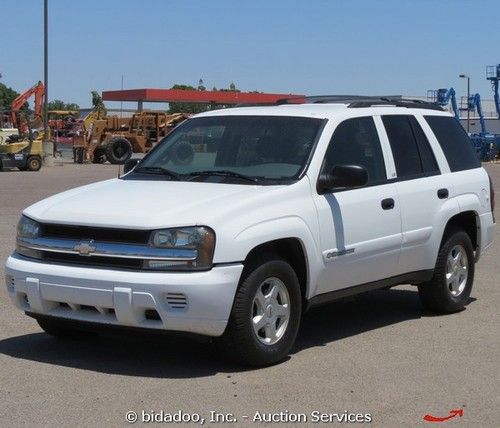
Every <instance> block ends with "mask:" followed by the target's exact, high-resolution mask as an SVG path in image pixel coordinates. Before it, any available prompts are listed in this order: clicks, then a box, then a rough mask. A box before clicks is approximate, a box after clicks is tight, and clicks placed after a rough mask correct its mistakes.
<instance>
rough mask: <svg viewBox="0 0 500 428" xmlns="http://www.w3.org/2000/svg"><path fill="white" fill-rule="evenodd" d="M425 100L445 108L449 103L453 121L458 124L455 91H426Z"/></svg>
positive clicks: (451, 89) (458, 117)
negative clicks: (455, 120) (453, 117)
mask: <svg viewBox="0 0 500 428" xmlns="http://www.w3.org/2000/svg"><path fill="white" fill-rule="evenodd" d="M427 98H428V99H430V100H432V101H433V102H435V103H436V104H437V105H440V106H441V107H447V106H448V104H449V103H450V101H451V109H452V111H453V114H454V115H455V119H457V121H458V122H459V123H460V114H459V110H458V105H457V94H456V92H455V89H453V88H450V89H437V90H430V91H427Z"/></svg>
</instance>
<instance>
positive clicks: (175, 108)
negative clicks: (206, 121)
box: [168, 79, 210, 114]
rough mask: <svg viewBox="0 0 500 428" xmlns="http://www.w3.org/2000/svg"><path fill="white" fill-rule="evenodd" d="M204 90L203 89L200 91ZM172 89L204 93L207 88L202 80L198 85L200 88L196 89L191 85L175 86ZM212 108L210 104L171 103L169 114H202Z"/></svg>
mask: <svg viewBox="0 0 500 428" xmlns="http://www.w3.org/2000/svg"><path fill="white" fill-rule="evenodd" d="M200 88H203V89H200ZM171 89H180V90H183V91H185V90H191V91H196V90H198V91H202V90H203V91H204V90H205V86H203V80H201V79H200V82H199V83H198V88H195V87H194V86H191V85H179V84H175V85H174V86H172V88H171ZM209 108H210V104H204V103H169V109H168V113H169V114H173V113H201V112H203V111H207V110H209Z"/></svg>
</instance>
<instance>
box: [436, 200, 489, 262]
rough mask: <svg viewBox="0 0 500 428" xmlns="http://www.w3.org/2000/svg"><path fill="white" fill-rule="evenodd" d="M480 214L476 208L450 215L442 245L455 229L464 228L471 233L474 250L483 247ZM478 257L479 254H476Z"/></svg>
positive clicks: (468, 233)
mask: <svg viewBox="0 0 500 428" xmlns="http://www.w3.org/2000/svg"><path fill="white" fill-rule="evenodd" d="M480 225H481V223H480V220H479V214H478V213H477V211H474V210H467V211H461V212H459V213H458V214H455V215H453V216H452V217H450V218H449V219H448V221H447V223H446V226H445V227H444V230H443V234H442V238H441V245H442V244H443V241H444V240H445V239H446V238H447V237H448V236H449V234H450V233H451V232H452V231H453V230H455V229H462V230H464V231H465V233H467V235H469V238H470V240H471V242H472V247H473V248H474V251H476V252H478V251H479V248H481V242H480V240H481V233H480V227H481V226H480ZM476 258H477V256H476Z"/></svg>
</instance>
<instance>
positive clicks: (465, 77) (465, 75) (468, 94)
mask: <svg viewBox="0 0 500 428" xmlns="http://www.w3.org/2000/svg"><path fill="white" fill-rule="evenodd" d="M458 77H460V78H461V79H467V133H469V131H470V124H469V123H470V109H469V98H470V76H469V75H467V74H461V75H459V76H458Z"/></svg>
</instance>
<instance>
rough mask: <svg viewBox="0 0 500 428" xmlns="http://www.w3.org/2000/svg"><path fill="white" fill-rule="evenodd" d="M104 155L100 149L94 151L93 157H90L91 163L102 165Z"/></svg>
mask: <svg viewBox="0 0 500 428" xmlns="http://www.w3.org/2000/svg"><path fill="white" fill-rule="evenodd" d="M104 156H105V153H104V151H103V150H101V149H96V150H95V152H94V156H93V157H92V163H104V161H105V159H104Z"/></svg>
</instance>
